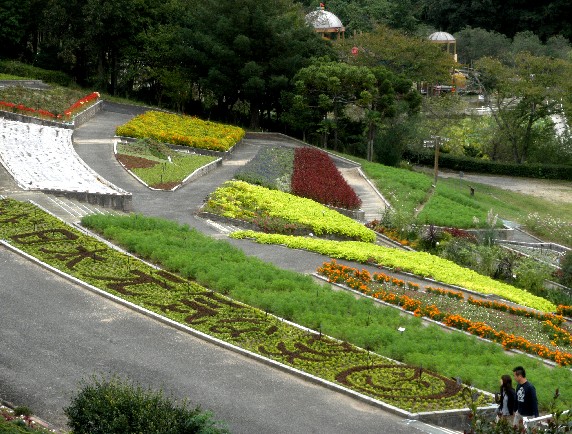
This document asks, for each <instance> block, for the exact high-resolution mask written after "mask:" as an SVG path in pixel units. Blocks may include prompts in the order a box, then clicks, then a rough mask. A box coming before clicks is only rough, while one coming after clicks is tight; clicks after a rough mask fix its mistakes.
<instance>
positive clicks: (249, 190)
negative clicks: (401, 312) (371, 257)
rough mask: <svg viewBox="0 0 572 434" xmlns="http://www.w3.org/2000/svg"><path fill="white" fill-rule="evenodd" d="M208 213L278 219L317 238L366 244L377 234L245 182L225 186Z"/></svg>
mask: <svg viewBox="0 0 572 434" xmlns="http://www.w3.org/2000/svg"><path fill="white" fill-rule="evenodd" d="M205 211H208V212H212V213H215V214H219V215H222V216H224V217H231V218H236V219H240V220H246V221H251V220H252V219H254V218H256V217H257V216H269V217H279V218H281V219H284V220H286V221H289V222H291V223H300V224H303V225H306V226H308V227H310V228H312V231H313V233H314V234H315V235H317V236H323V235H335V236H343V237H348V238H351V239H355V240H361V241H364V242H373V241H375V233H374V232H373V231H372V230H371V229H368V228H366V227H365V226H364V225H362V224H361V223H359V222H357V221H355V220H353V219H351V218H349V217H346V216H344V215H342V214H340V213H339V212H337V211H334V210H332V209H329V208H328V207H326V206H324V205H322V204H320V203H318V202H315V201H313V200H311V199H306V198H303V197H298V196H294V195H292V194H289V193H284V192H282V191H278V190H270V189H268V188H265V187H261V186H258V185H253V184H249V183H247V182H244V181H228V182H226V183H224V184H223V186H222V187H220V188H218V189H217V190H216V191H215V192H214V193H213V194H212V195H211V196H210V197H209V200H208V201H207V204H206V206H205Z"/></svg>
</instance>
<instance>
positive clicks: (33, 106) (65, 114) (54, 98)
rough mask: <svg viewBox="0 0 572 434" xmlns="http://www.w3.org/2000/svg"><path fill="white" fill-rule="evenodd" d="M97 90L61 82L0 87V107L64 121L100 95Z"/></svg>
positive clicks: (92, 102) (27, 114) (93, 101)
mask: <svg viewBox="0 0 572 434" xmlns="http://www.w3.org/2000/svg"><path fill="white" fill-rule="evenodd" d="M99 96H100V95H99V93H97V92H91V93H89V94H87V95H86V93H85V91H82V90H74V89H69V88H65V87H61V86H52V87H50V89H47V90H43V91H41V92H38V91H37V90H34V89H27V88H24V87H21V86H14V87H5V88H2V89H0V110H5V111H9V112H14V113H20V114H23V115H26V116H33V117H40V118H43V119H50V120H58V121H66V120H70V119H71V118H72V117H73V116H74V115H75V114H77V113H78V112H80V111H82V110H85V109H86V108H87V107H89V106H90V105H92V104H94V103H96V102H97V101H98V99H99Z"/></svg>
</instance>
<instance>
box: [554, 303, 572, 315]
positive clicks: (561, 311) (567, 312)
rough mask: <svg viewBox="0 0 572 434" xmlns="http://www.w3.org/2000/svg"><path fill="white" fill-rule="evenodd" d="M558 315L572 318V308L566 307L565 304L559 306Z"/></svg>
mask: <svg viewBox="0 0 572 434" xmlns="http://www.w3.org/2000/svg"><path fill="white" fill-rule="evenodd" d="M556 313H557V314H559V315H563V316H567V317H572V306H564V305H563V304H559V305H558V308H557V309H556Z"/></svg>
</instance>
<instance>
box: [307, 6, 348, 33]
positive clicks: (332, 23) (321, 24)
mask: <svg viewBox="0 0 572 434" xmlns="http://www.w3.org/2000/svg"><path fill="white" fill-rule="evenodd" d="M306 23H308V24H309V25H311V26H313V27H314V29H316V30H323V31H331V32H335V31H344V25H343V24H342V22H341V21H340V19H339V18H338V17H336V16H335V15H334V14H333V13H331V12H329V11H326V10H324V9H322V8H318V9H316V10H315V11H312V12H310V13H309V14H308V15H306Z"/></svg>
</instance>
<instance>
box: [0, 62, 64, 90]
mask: <svg viewBox="0 0 572 434" xmlns="http://www.w3.org/2000/svg"><path fill="white" fill-rule="evenodd" d="M0 72H3V73H5V74H11V75H16V76H18V77H25V78H29V79H32V80H42V81H45V82H46V83H54V84H59V85H60V86H70V85H72V83H73V80H72V78H71V77H70V76H69V75H67V74H65V73H64V72H61V71H50V70H48V69H42V68H37V67H35V66H32V65H28V64H26V63H22V62H16V61H14V60H3V61H0Z"/></svg>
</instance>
